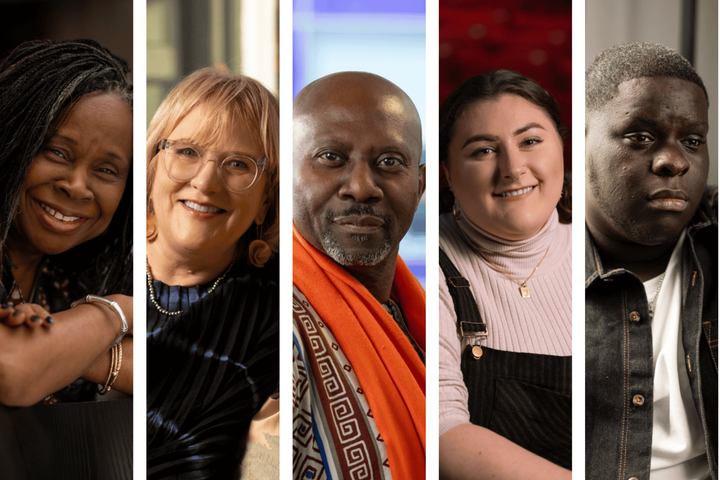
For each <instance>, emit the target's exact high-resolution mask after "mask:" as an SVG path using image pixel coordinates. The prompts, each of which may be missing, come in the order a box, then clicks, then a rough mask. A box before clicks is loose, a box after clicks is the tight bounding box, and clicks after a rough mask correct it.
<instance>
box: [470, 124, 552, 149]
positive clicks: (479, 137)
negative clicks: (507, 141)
mask: <svg viewBox="0 0 720 480" xmlns="http://www.w3.org/2000/svg"><path fill="white" fill-rule="evenodd" d="M533 128H540V129H542V130H545V127H543V126H542V125H540V124H539V123H528V124H527V125H524V126H522V127H520V128H518V129H517V130H515V131H514V132H513V133H512V136H513V137H517V136H518V135H522V134H523V133H525V132H527V131H528V130H530V129H533ZM483 140H484V141H487V142H496V141H498V140H500V137H498V136H497V135H489V134H487V133H481V134H479V135H473V136H472V137H470V138H468V139H467V140H465V143H464V144H463V146H462V148H465V147H467V146H468V145H470V144H471V143H474V142H481V141H483Z"/></svg>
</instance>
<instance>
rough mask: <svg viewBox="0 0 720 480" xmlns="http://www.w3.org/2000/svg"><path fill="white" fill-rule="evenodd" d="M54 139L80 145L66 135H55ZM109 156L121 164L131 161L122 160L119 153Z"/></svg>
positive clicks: (112, 153) (110, 153)
mask: <svg viewBox="0 0 720 480" xmlns="http://www.w3.org/2000/svg"><path fill="white" fill-rule="evenodd" d="M53 138H62V139H63V140H65V141H66V142H68V143H72V144H73V145H76V146H77V144H78V142H77V140H75V139H74V138H70V137H68V136H65V135H57V134H55V135H53ZM107 154H108V155H109V156H111V157H113V158H116V159H117V160H119V161H121V162H123V163H126V164H130V161H129V160H127V159H125V158H122V157H121V156H120V155H118V154H117V153H114V152H107Z"/></svg>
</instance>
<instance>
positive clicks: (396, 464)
mask: <svg viewBox="0 0 720 480" xmlns="http://www.w3.org/2000/svg"><path fill="white" fill-rule="evenodd" d="M293 233H294V236H293V283H294V284H295V286H296V287H297V288H298V289H299V290H300V291H301V292H302V293H303V295H305V296H306V297H307V299H308V300H309V301H310V304H311V305H312V306H313V308H314V309H315V311H316V312H317V313H318V315H319V316H320V318H322V320H323V322H325V324H326V325H327V326H328V327H330V330H331V331H332V333H333V335H334V336H335V339H336V340H337V341H338V343H339V344H340V348H342V350H343V352H344V353H345V356H346V357H347V358H348V360H349V361H350V363H351V364H352V367H353V369H354V370H355V373H356V374H357V377H358V380H359V381H360V384H361V385H362V389H363V392H364V394H365V395H366V396H367V399H368V403H369V404H370V409H371V410H372V416H373V418H374V419H375V422H376V424H377V427H378V430H379V431H380V435H381V436H382V438H383V441H384V442H385V445H386V446H387V452H388V461H389V464H390V471H391V472H392V476H393V478H403V479H405V478H408V479H410V478H412V479H422V478H425V365H423V363H422V361H420V358H419V357H418V355H417V353H416V352H415V350H414V349H413V347H412V345H411V344H410V342H409V341H408V339H407V337H405V334H404V333H403V332H402V331H401V330H400V327H398V325H397V324H396V323H395V320H393V318H392V317H391V316H390V314H388V313H387V312H386V311H385V309H384V308H383V307H382V305H380V303H379V302H378V301H377V300H376V299H375V297H373V296H372V295H371V294H370V292H369V291H368V290H367V289H366V288H365V287H364V286H363V285H362V284H361V283H360V282H359V281H358V280H357V279H355V277H353V276H352V275H350V274H349V273H348V272H346V271H345V270H343V269H342V268H341V267H340V266H339V265H338V264H336V263H335V262H334V261H333V260H332V259H330V258H328V257H327V256H325V255H324V254H322V253H320V252H319V251H318V250H317V249H315V248H314V247H313V246H312V245H310V244H309V243H308V242H307V241H306V240H305V239H304V238H303V237H302V236H301V235H300V233H299V232H298V231H297V229H295V228H294V227H293ZM391 297H392V298H393V300H395V301H396V302H397V303H398V305H400V308H401V309H402V312H403V315H404V317H405V321H406V323H407V326H408V329H409V330H410V333H411V335H412V336H413V338H414V339H415V341H416V342H417V343H418V345H420V348H422V349H423V350H424V349H425V291H424V290H423V289H422V287H421V286H420V283H418V281H417V279H416V278H415V277H414V276H413V275H412V273H410V270H409V269H408V268H407V266H406V265H405V263H404V262H403V261H402V259H401V258H400V257H399V256H398V258H397V265H396V267H395V278H394V279H393V286H392V293H391Z"/></svg>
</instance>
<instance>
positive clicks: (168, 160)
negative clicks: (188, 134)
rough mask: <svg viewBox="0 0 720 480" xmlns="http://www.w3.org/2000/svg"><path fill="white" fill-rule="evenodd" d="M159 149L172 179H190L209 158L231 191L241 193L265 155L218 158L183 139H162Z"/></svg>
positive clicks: (256, 175)
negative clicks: (254, 157)
mask: <svg viewBox="0 0 720 480" xmlns="http://www.w3.org/2000/svg"><path fill="white" fill-rule="evenodd" d="M160 150H164V151H165V155H164V162H165V170H167V172H168V176H169V177H170V179H171V180H173V181H175V182H187V181H188V180H191V179H192V178H193V177H195V175H197V174H198V173H199V172H200V170H202V169H203V167H204V166H205V164H206V163H207V162H208V161H210V159H211V158H212V160H213V161H214V162H215V164H216V165H217V170H218V176H219V177H220V179H221V180H222V182H223V183H224V184H225V186H226V187H227V188H228V190H230V191H232V192H242V191H243V190H247V189H248V188H250V187H252V186H253V184H254V183H255V182H256V181H257V179H258V178H260V176H261V175H262V172H263V169H264V168H265V158H264V157H263V158H260V159H258V160H255V159H253V158H251V157H248V156H246V155H239V154H235V153H232V154H230V155H228V156H226V157H224V158H221V157H219V156H218V155H217V154H216V153H214V152H213V151H212V150H207V149H205V148H203V147H200V146H198V145H193V144H192V143H188V142H183V141H177V140H167V139H165V140H162V141H161V142H160Z"/></svg>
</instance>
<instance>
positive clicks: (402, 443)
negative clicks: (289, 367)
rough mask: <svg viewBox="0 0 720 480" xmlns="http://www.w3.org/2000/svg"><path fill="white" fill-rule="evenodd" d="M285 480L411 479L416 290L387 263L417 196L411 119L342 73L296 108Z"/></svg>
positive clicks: (417, 139)
mask: <svg viewBox="0 0 720 480" xmlns="http://www.w3.org/2000/svg"><path fill="white" fill-rule="evenodd" d="M293 117H294V122H293V127H294V132H293V161H294V175H293V178H294V222H295V230H294V245H293V262H294V271H293V284H294V285H293V286H294V288H293V300H294V301H293V307H294V311H293V317H294V338H293V347H294V371H293V376H294V391H293V402H294V409H295V410H294V415H293V422H294V428H293V432H294V434H293V447H294V452H295V454H294V457H293V468H294V477H295V478H312V479H318V478H326V477H331V478H334V479H338V478H339V479H342V478H356V477H362V478H388V477H390V476H393V477H395V478H423V477H424V472H425V366H424V349H425V292H424V291H423V289H422V287H421V286H420V285H419V283H418V282H417V280H416V279H415V278H414V277H413V276H412V274H411V273H410V271H409V270H408V268H407V267H406V266H405V264H404V263H403V261H402V260H401V259H400V257H399V256H398V246H399V244H400V240H401V239H402V238H403V237H404V236H405V234H406V233H407V231H408V229H409V228H410V224H411V222H412V219H413V215H414V214H415V211H416V210H417V207H418V203H419V202H420V198H421V197H422V195H423V192H424V191H425V165H420V157H421V153H422V136H421V125H420V118H419V116H418V113H417V110H416V109H415V106H414V105H413V103H412V101H411V100H410V98H409V97H408V96H407V95H406V94H405V93H404V92H403V91H402V90H400V89H399V88H398V87H397V86H396V85H394V84H393V83H391V82H389V81H387V80H386V79H384V78H382V77H379V76H377V75H373V74H370V73H363V72H342V73H336V74H332V75H328V76H326V77H323V78H321V79H319V80H316V81H315V82H313V83H311V84H309V85H308V86H306V87H305V88H304V89H303V90H302V91H301V92H300V93H299V94H298V95H297V97H296V99H295V102H294V115H293Z"/></svg>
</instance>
